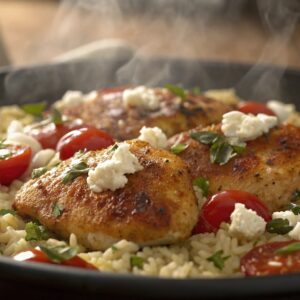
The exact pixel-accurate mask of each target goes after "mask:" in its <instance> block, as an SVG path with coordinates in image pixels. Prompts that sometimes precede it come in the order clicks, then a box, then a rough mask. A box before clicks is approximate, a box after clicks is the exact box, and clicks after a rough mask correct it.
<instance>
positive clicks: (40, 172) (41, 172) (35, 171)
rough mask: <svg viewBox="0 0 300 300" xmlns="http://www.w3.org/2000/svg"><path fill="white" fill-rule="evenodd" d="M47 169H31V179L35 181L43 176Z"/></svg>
mask: <svg viewBox="0 0 300 300" xmlns="http://www.w3.org/2000/svg"><path fill="white" fill-rule="evenodd" d="M48 170H49V169H48V168H47V167H42V168H37V169H33V170H32V173H31V178H32V179H36V178H39V177H41V176H42V175H44V174H45V173H46V172H47V171H48Z"/></svg>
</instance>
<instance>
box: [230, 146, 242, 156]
mask: <svg viewBox="0 0 300 300" xmlns="http://www.w3.org/2000/svg"><path fill="white" fill-rule="evenodd" d="M231 147H232V148H233V151H234V152H235V153H236V154H242V153H244V152H245V150H246V146H244V145H243V146H241V145H231Z"/></svg>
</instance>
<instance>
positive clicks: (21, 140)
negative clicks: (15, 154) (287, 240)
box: [6, 132, 42, 154]
mask: <svg viewBox="0 0 300 300" xmlns="http://www.w3.org/2000/svg"><path fill="white" fill-rule="evenodd" d="M6 141H7V143H8V144H9V143H12V144H21V145H27V146H29V147H30V148H31V150H32V152H33V154H35V153H37V152H39V151H40V150H42V146H41V144H40V143H39V142H38V141H37V140H36V139H35V138H33V137H32V136H30V135H27V134H25V133H23V132H13V133H11V134H9V135H8V136H7V139H6Z"/></svg>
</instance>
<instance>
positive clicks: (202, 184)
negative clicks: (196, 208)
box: [193, 177, 209, 197]
mask: <svg viewBox="0 0 300 300" xmlns="http://www.w3.org/2000/svg"><path fill="white" fill-rule="evenodd" d="M193 185H194V186H196V187H198V188H199V189H200V190H201V191H202V195H203V196H204V197H206V196H207V195H208V189H209V181H208V180H207V179H205V178H204V177H197V178H195V179H194V180H193Z"/></svg>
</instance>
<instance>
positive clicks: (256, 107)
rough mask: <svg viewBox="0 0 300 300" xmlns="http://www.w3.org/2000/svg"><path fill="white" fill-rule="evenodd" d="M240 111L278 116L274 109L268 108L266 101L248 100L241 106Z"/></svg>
mask: <svg viewBox="0 0 300 300" xmlns="http://www.w3.org/2000/svg"><path fill="white" fill-rule="evenodd" d="M239 111H240V112H242V113H244V114H253V115H255V116H256V115H258V114H265V115H269V116H276V115H275V113H274V112H273V110H271V109H270V108H268V107H267V106H266V105H265V104H264V103H259V102H254V101H248V102H245V103H243V104H241V106H240V107H239Z"/></svg>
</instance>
